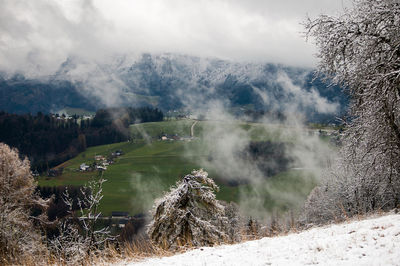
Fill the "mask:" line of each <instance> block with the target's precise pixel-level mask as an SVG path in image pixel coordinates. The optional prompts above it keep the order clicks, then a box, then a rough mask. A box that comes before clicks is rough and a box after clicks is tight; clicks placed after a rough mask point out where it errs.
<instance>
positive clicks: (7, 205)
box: [0, 143, 47, 264]
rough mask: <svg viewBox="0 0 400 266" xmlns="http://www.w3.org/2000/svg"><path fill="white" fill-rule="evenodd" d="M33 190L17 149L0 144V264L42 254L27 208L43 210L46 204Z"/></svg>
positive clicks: (33, 182) (29, 211) (25, 163)
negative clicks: (40, 207)
mask: <svg viewBox="0 0 400 266" xmlns="http://www.w3.org/2000/svg"><path fill="white" fill-rule="evenodd" d="M35 189H36V183H35V180H34V178H33V177H32V175H31V172H30V164H29V161H28V160H27V159H24V160H20V159H19V157H18V151H17V150H14V149H11V148H10V147H9V146H7V145H6V144H4V143H0V264H2V262H5V261H10V260H13V259H21V258H22V257H24V256H28V257H29V256H30V257H33V256H37V255H38V254H39V253H41V252H45V246H44V245H43V244H42V243H43V241H42V237H41V234H40V232H39V231H38V230H35V229H34V224H33V220H34V217H32V216H31V208H32V207H33V206H42V207H46V205H47V203H46V202H45V201H42V200H41V199H40V198H39V197H38V196H37V195H36V194H35ZM36 219H38V217H37V218H36Z"/></svg>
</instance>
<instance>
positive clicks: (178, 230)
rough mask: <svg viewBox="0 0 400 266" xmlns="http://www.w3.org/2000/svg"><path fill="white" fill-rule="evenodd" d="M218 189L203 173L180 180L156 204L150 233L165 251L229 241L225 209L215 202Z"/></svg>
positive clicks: (198, 172)
mask: <svg viewBox="0 0 400 266" xmlns="http://www.w3.org/2000/svg"><path fill="white" fill-rule="evenodd" d="M217 191H218V186H217V185H216V184H215V183H214V181H213V180H212V179H211V178H209V177H208V174H207V172H205V171H203V170H198V171H193V172H192V173H191V174H189V175H186V176H185V177H183V178H182V180H180V181H178V182H177V184H176V186H175V187H173V188H171V190H170V192H168V193H166V194H165V196H164V197H163V198H161V199H159V200H157V201H156V202H155V206H154V210H153V220H152V222H151V223H150V225H149V227H148V230H147V233H148V235H149V237H150V239H151V240H152V241H154V243H156V244H157V245H159V246H161V247H162V248H164V249H177V248H179V247H182V246H212V245H214V244H219V243H222V242H226V241H229V236H228V234H227V232H228V231H229V230H228V227H229V224H228V221H227V217H226V216H225V208H224V207H223V206H222V205H221V204H220V203H219V202H218V201H217V200H216V198H215V192H217Z"/></svg>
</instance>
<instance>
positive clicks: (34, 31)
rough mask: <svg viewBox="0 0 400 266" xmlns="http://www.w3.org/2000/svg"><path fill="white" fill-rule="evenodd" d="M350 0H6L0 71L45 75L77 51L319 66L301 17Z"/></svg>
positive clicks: (97, 57)
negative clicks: (177, 54)
mask: <svg viewBox="0 0 400 266" xmlns="http://www.w3.org/2000/svg"><path fill="white" fill-rule="evenodd" d="M348 2H349V1H348V0H346V1H344V0H337V1H332V0H323V1H321V0H307V1H301V2H299V1H289V0H285V1H279V2H277V1H272V0H267V1H260V0H253V1H237V0H226V1H222V0H221V1H212V0H202V1H190V2H189V1H183V0H172V1H163V0H153V1H147V0H135V1H123V0H116V1H105V0H93V1H91V0H57V1H55V0H51V1H50V0H36V1H29V0H1V1H0V4H1V7H2V8H1V10H0V70H2V71H8V72H15V71H22V72H25V73H28V74H31V75H34V74H41V75H46V74H49V73H53V72H54V71H55V70H56V69H57V68H58V66H59V65H60V64H61V63H62V62H64V61H65V60H66V59H67V58H69V57H71V56H78V57H83V58H85V59H86V60H88V61H97V62H98V61H104V60H107V58H108V57H109V56H110V55H115V54H133V53H134V54H140V53H142V52H150V53H164V52H173V53H183V54H190V55H196V56H202V57H203V56H207V57H218V58H223V59H231V60H239V61H262V62H266V61H267V62H272V63H283V64H289V65H297V66H313V65H314V63H315V59H314V58H313V56H312V54H313V52H314V47H313V45H312V44H307V43H305V42H304V38H303V37H302V36H301V32H302V31H303V29H302V27H301V25H300V24H299V23H300V22H301V21H302V20H304V18H305V16H306V14H307V13H308V14H310V15H316V14H319V13H321V12H325V13H335V12H337V11H340V10H341V9H342V8H343V7H344V6H346V5H347V3H348Z"/></svg>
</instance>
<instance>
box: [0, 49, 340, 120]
mask: <svg viewBox="0 0 400 266" xmlns="http://www.w3.org/2000/svg"><path fill="white" fill-rule="evenodd" d="M312 72H313V71H312V69H307V68H295V67H287V66H282V65H275V64H267V63H244V62H231V61H226V60H219V59H215V58H199V57H192V56H187V55H179V54H158V55H153V54H141V55H138V56H127V55H120V56H115V57H113V58H111V59H109V60H103V61H102V62H100V61H99V62H96V61H84V60H81V59H80V58H68V59H67V60H66V61H65V62H64V63H63V64H61V66H60V67H59V69H58V70H57V71H55V73H54V74H53V75H51V76H49V77H42V78H40V79H37V78H36V79H32V78H31V79H23V80H20V81H19V83H18V84H17V85H15V77H14V78H11V79H10V80H13V79H14V83H12V84H13V89H14V90H18V89H19V87H18V86H19V85H21V86H25V87H26V84H29V83H32V82H36V83H37V82H38V80H39V81H40V82H41V83H42V84H44V85H50V86H53V87H54V86H59V85H60V84H65V82H68V83H69V84H70V86H69V87H73V88H72V89H71V88H65V89H64V88H60V90H62V91H63V94H64V95H65V94H66V93H67V94H68V93H73V92H74V91H75V92H78V93H79V94H81V95H82V96H83V97H84V98H85V99H87V100H88V101H89V102H90V103H91V105H92V106H94V107H95V108H96V107H97V108H98V107H104V106H121V105H122V106H131V105H151V106H154V107H159V108H161V109H163V110H174V109H185V108H186V109H187V108H202V107H203V106H204V104H205V103H207V102H209V101H220V102H221V103H222V104H223V105H224V106H226V107H228V108H237V107H240V108H244V109H246V110H253V111H254V110H255V111H260V110H263V111H274V112H280V111H282V110H285V111H286V110H287V109H288V107H291V108H293V107H295V108H294V109H295V110H292V111H302V112H305V113H306V114H307V116H308V117H310V118H311V119H318V118H326V117H330V118H332V117H334V116H335V115H339V114H341V113H343V112H344V110H345V109H346V106H347V97H345V96H344V94H343V93H342V92H341V90H340V88H338V87H335V86H333V87H329V86H327V85H326V84H324V83H323V82H321V80H319V79H317V80H314V81H313V73H312ZM9 84H10V82H9V80H8V79H3V81H1V79H0V91H5V90H6V88H7V86H9ZM8 91H10V90H8ZM8 93H9V92H8ZM37 100H38V101H40V99H37ZM0 104H1V105H0V109H11V110H9V111H13V110H12V107H9V106H7V108H5V107H4V104H3V103H1V102H0ZM69 104H70V103H69V102H65V106H59V107H60V108H63V107H66V106H68V105H69ZM27 111H29V110H27ZM32 111H38V110H32ZM41 111H48V110H41Z"/></svg>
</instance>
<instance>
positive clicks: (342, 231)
mask: <svg viewBox="0 0 400 266" xmlns="http://www.w3.org/2000/svg"><path fill="white" fill-rule="evenodd" d="M399 263H400V215H399V214H392V215H387V216H382V217H377V218H376V217H375V218H369V219H366V220H361V221H352V222H347V223H343V224H335V225H331V226H326V227H321V228H313V229H310V230H307V231H304V232H301V233H292V234H289V235H287V236H281V237H273V238H263V239H260V240H255V241H248V242H245V243H241V244H237V245H225V246H219V247H215V248H201V249H196V250H193V251H189V252H186V253H184V254H180V255H175V256H172V257H164V258H152V259H147V260H145V261H143V262H139V263H134V262H130V263H129V262H123V263H121V264H120V265H174V266H177V265H191V266H196V265H309V264H322V265H399Z"/></svg>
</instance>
